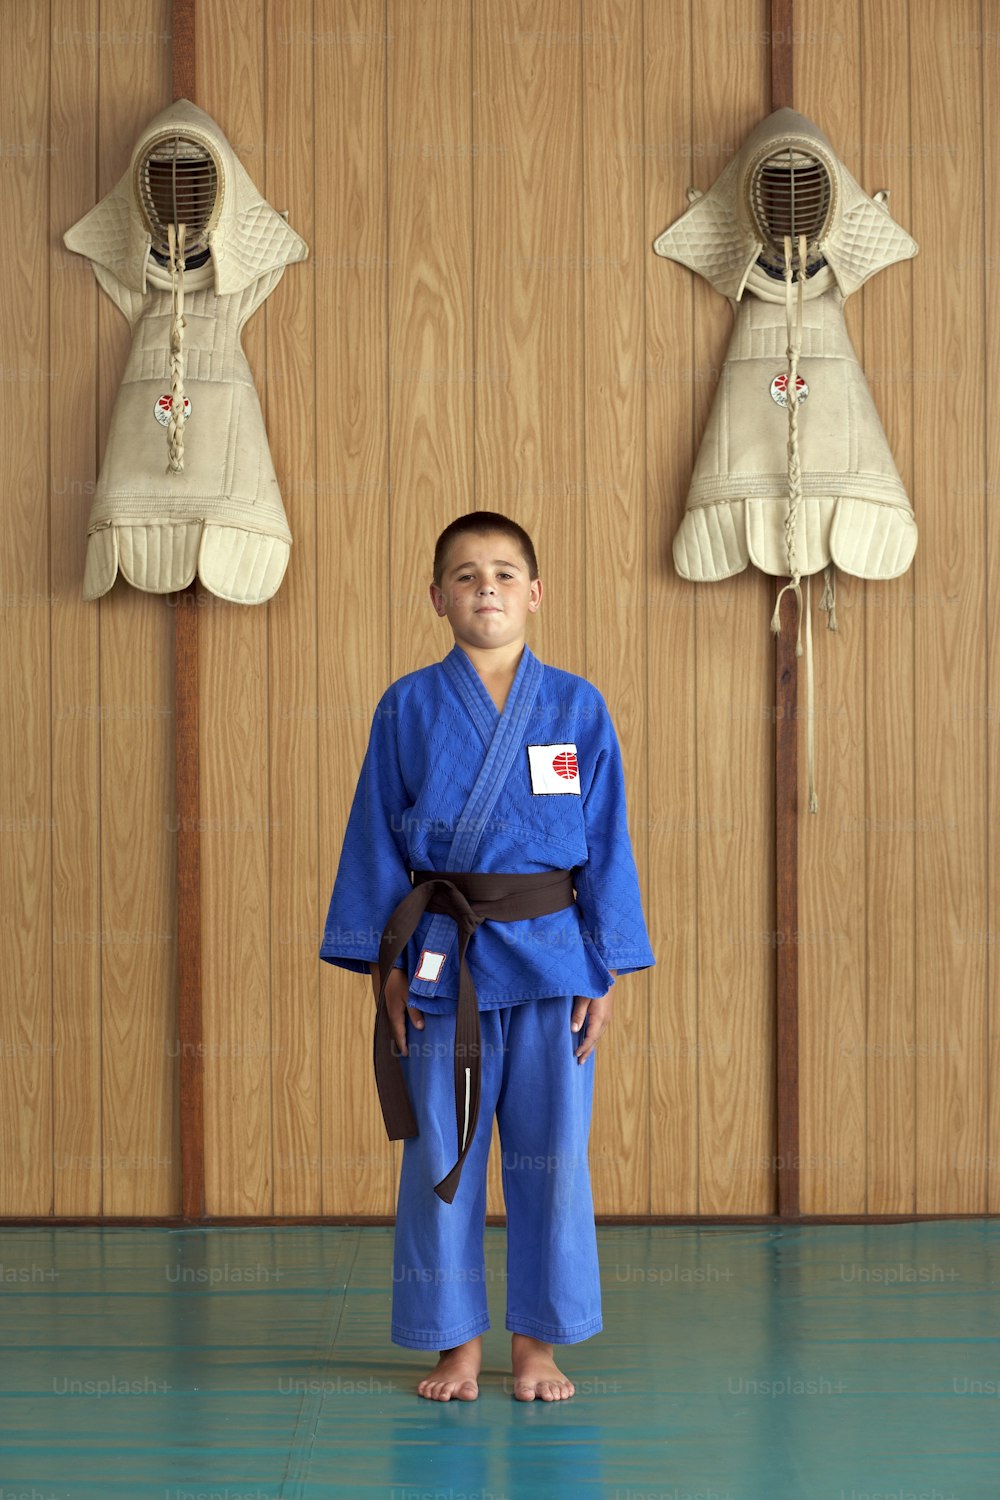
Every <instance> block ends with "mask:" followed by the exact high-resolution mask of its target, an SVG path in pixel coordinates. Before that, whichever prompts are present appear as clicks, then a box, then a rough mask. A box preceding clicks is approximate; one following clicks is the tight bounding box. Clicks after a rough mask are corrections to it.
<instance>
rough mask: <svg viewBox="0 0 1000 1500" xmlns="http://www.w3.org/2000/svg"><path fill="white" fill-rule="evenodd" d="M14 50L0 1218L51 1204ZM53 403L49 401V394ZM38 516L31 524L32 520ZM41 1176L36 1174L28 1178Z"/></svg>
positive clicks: (31, 478) (43, 221)
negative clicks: (4, 1146)
mask: <svg viewBox="0 0 1000 1500" xmlns="http://www.w3.org/2000/svg"><path fill="white" fill-rule="evenodd" d="M11 21H12V22H13V23H14V24H15V25H16V27H17V34H16V38H15V44H14V46H12V47H5V48H4V56H3V63H2V67H3V76H2V81H3V85H4V86H3V94H2V105H0V121H2V135H3V141H4V156H3V173H4V187H5V190H6V195H7V196H6V201H7V205H8V209H7V212H6V213H5V214H4V218H3V225H2V227H0V235H2V243H3V252H4V260H5V264H6V265H7V267H8V273H9V280H8V285H7V291H6V297H7V308H6V317H5V320H4V334H5V337H4V347H5V356H4V366H5V368H4V372H3V373H4V399H3V402H2V415H0V424H2V426H0V431H2V434H3V455H4V496H5V510H6V518H7V536H6V546H5V549H4V560H3V564H2V573H0V577H2V599H0V619H2V623H3V632H4V637H3V638H4V650H3V651H2V652H0V694H2V702H3V705H4V712H3V719H2V724H3V727H2V730H0V735H2V738H0V745H2V753H3V759H4V775H3V798H2V807H3V818H2V827H3V834H2V837H0V891H2V896H0V900H2V903H3V906H2V911H3V931H4V933H5V935H6V939H7V945H8V950H9V955H8V957H7V960H6V962H5V964H4V978H5V1004H4V1006H3V1010H2V1013H0V1015H2V1019H0V1037H2V1047H0V1080H2V1088H0V1096H2V1103H0V1121H2V1128H3V1135H4V1138H5V1139H6V1140H7V1141H8V1142H9V1143H10V1148H9V1149H8V1151H6V1152H4V1153H3V1156H2V1161H3V1165H2V1167H0V1208H2V1211H4V1212H7V1213H9V1212H11V1211H12V1210H13V1209H14V1208H16V1206H17V1202H18V1200H19V1199H21V1200H22V1201H24V1200H26V1201H27V1202H28V1203H29V1204H30V1205H31V1208H32V1209H33V1210H34V1211H35V1212H38V1213H48V1212H50V1211H51V1205H52V1191H53V1180H52V1165H51V1163H50V1160H49V1156H50V1147H51V1139H52V1107H53V1100H52V1073H53V1067H52V1059H53V1053H52V1045H53V1019H52V981H53V973H52V962H53V958H52V939H51V933H52V927H53V921H54V913H53V910H52V854H53V848H52V846H53V834H54V829H53V816H54V811H53V808H52V802H51V754H52V751H51V745H50V738H49V698H50V694H51V686H52V685H51V678H50V672H51V665H50V663H51V655H50V641H49V592H50V571H49V554H48V537H47V534H46V526H45V522H44V496H45V493H46V490H47V488H48V485H47V475H46V465H47V462H48V452H47V438H48V426H49V407H50V399H51V398H52V389H51V388H52V385H53V378H52V375H53V372H52V368H51V364H50V358H49V304H48V298H47V297H46V295H45V287H44V283H43V285H42V287H41V288H40V289H39V292H38V294H36V291H35V288H34V286H33V280H34V270H35V267H37V266H39V265H43V264H44V256H45V243H46V231H47V224H48V203H47V197H48V191H49V176H50V153H49V150H48V146H49V132H48V117H49V70H48V54H49V17H48V15H47V13H46V12H45V11H42V10H40V9H38V8H36V7H32V6H30V5H27V4H23V3H22V4H16V5H15V6H13V7H12V8H11ZM55 394H56V398H57V394H58V393H55ZM38 509H42V510H43V515H42V517H41V518H39V517H38V516H37V515H36V514H35V512H36V511H37V510H38ZM36 1167H37V1168H38V1169H39V1170H37V1171H36V1170H35V1168H36Z"/></svg>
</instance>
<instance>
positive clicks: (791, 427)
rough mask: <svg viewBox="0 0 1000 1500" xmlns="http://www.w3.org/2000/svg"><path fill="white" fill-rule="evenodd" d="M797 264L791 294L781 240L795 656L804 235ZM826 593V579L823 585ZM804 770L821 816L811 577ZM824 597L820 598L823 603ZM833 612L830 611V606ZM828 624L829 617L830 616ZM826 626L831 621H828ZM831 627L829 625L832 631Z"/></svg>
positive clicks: (788, 241) (777, 622)
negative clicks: (815, 767)
mask: <svg viewBox="0 0 1000 1500" xmlns="http://www.w3.org/2000/svg"><path fill="white" fill-rule="evenodd" d="M796 248H797V251H798V263H799V274H798V280H797V282H796V285H795V295H794V298H793V293H792V261H793V257H792V238H791V235H788V234H786V235H785V245H784V250H785V256H784V259H785V327H786V331H787V336H788V347H787V349H786V351H785V352H786V355H787V357H788V387H787V394H786V398H785V400H786V406H787V408H788V444H787V453H788V510H787V512H786V514H785V555H786V561H787V564H788V567H787V571H788V574H789V580H790V581H789V582H788V583H786V584H784V585H783V586H782V588H780V589H779V590H778V598H777V601H776V602H775V606H774V613H773V615H772V616H771V630H772V632H773V633H774V634H775V635H779V634H780V633H781V600H782V596H783V595H784V593H785V591H786V590H787V589H792V590H793V591H794V593H795V598H796V604H797V609H796V623H797V629H798V634H797V637H796V642H795V655H796V656H801V655H802V586H801V584H800V582H799V580H800V579H801V577H802V573H801V570H800V569H799V566H798V559H797V558H796V555H795V531H796V527H797V524H798V514H799V505H800V503H801V500H802V465H801V462H800V460H799V355H800V353H801V350H802V301H803V291H804V287H805V279H806V237H805V235H804V234H800V235H799V236H798V244H797V247H796ZM827 588H828V589H829V579H828V580H827ZM806 590H807V596H806V704H807V719H806V747H807V748H806V766H807V771H808V780H809V811H810V812H811V813H814V812H818V811H819V799H818V798H817V796H816V785H815V777H814V774H813V762H814V745H813V679H812V621H811V611H810V608H809V605H810V602H811V597H812V591H811V589H810V587H809V578H808V576H807V578H806ZM825 598H826V594H824V599H825ZM831 607H832V606H831ZM831 619H832V616H831ZM828 623H829V622H828ZM833 628H835V627H834V626H832V625H831V629H833Z"/></svg>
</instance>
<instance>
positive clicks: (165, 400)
mask: <svg viewBox="0 0 1000 1500" xmlns="http://www.w3.org/2000/svg"><path fill="white" fill-rule="evenodd" d="M173 405H174V398H173V396H161V397H160V399H159V400H158V401H157V403H156V405H155V406H154V407H153V416H154V417H155V418H156V420H157V421H158V422H159V424H160V426H161V427H166V426H167V424H168V423H169V421H170V413H171V411H172V410H173ZM190 415H191V402H190V400H189V398H188V397H187V396H185V397H184V420H185V422H186V421H187V420H188V418H189V417H190Z"/></svg>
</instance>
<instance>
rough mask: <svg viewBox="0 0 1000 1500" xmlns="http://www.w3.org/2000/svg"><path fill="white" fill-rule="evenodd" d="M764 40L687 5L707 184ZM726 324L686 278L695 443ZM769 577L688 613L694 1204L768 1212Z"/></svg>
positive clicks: (745, 118)
mask: <svg viewBox="0 0 1000 1500" xmlns="http://www.w3.org/2000/svg"><path fill="white" fill-rule="evenodd" d="M769 66H770V52H769V47H768V35H767V32H766V30H762V29H761V16H760V14H759V12H758V11H757V10H756V9H751V8H750V7H748V6H746V5H745V4H743V3H741V0H725V3H724V4H721V5H718V6H713V8H712V11H711V14H709V13H707V12H706V11H705V10H701V11H698V12H696V13H694V15H693V31H692V75H691V97H692V126H691V138H692V144H693V146H694V147H695V148H696V150H698V152H699V155H698V156H697V158H696V160H695V162H694V167H695V171H694V173H693V176H694V184H693V185H694V186H695V187H698V188H701V189H705V188H708V187H709V186H711V184H712V183H713V182H714V181H715V179H716V177H717V176H718V175H719V173H720V172H721V170H722V169H723V167H724V166H725V165H726V162H727V161H729V160H730V159H731V158H732V155H733V153H734V152H735V151H737V150H738V149H739V146H740V143H741V142H742V140H743V139H744V137H745V136H746V135H747V133H748V132H749V130H750V129H752V127H753V126H754V125H755V124H756V122H757V120H758V119H759V118H760V116H761V114H762V113H764V112H765V107H766V101H767V99H768V97H769V95H768V90H769ZM731 330H732V312H731V309H730V308H729V306H728V305H727V304H726V302H725V301H724V299H723V298H721V297H720V296H719V294H718V292H716V291H714V290H713V289H712V288H711V287H709V286H708V285H707V283H705V282H704V281H702V280H701V278H695V288H694V325H693V329H692V362H693V364H694V367H695V369H696V371H700V372H701V373H702V375H703V376H704V377H705V378H703V379H696V380H695V402H694V424H695V440H696V442H700V441H701V434H702V432H703V430H704V425H705V422H706V420H707V418H708V412H709V409H710V406H711V400H712V397H713V396H714V393H715V387H716V384H717V381H718V372H719V371H720V370H721V369H722V366H723V362H724V359H725V354H726V347H727V345H728V342H729V335H730V332H731ZM777 587H778V582H777V580H774V579H765V578H764V577H763V575H762V574H760V573H758V572H757V570H756V569H754V568H748V569H747V570H746V571H745V572H743V573H740V574H738V575H737V576H736V577H735V578H730V579H726V580H725V581H723V582H719V583H712V584H702V585H699V586H698V591H697V612H696V616H695V691H694V701H693V704H692V711H693V713H694V716H695V731H694V732H695V740H696V745H697V793H696V796H697V824H698V847H697V870H696V911H695V917H694V920H695V930H696V933H697V944H698V1043H699V1050H698V1064H699V1079H698V1090H699V1131H698V1155H699V1165H698V1208H699V1211H701V1212H705V1213H722V1212H737V1211H739V1212H741V1213H761V1212H770V1211H771V1209H772V1207H773V1199H774V1180H773V1179H774V1171H773V1155H774V1139H773V1133H774V1126H773V1117H774V1083H773V1063H772V1059H773V1055H774V959H773V941H772V938H771V929H772V927H773V921H774V917H773V904H774V903H773V895H772V892H773V888H774V870H773V838H772V833H771V830H772V828H773V826H774V813H773V772H772V730H771V715H770V706H771V704H772V702H773V680H772V677H773V673H772V659H773V645H772V636H771V632H770V629H769V622H770V616H771V611H772V609H773V605H774V599H775V597H776V593H777Z"/></svg>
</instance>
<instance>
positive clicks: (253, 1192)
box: [196, 0, 288, 1214]
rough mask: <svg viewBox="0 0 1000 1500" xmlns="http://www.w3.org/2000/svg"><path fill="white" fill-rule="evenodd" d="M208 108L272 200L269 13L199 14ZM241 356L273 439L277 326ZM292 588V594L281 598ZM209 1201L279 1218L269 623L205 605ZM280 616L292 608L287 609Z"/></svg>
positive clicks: (260, 615)
mask: <svg viewBox="0 0 1000 1500" xmlns="http://www.w3.org/2000/svg"><path fill="white" fill-rule="evenodd" d="M196 23H197V53H196V55H197V59H198V88H199V91H200V93H201V98H200V99H199V100H198V101H197V102H198V104H199V106H200V107H201V108H202V109H204V110H207V112H208V113H209V114H210V115H211V116H212V118H213V119H215V120H217V121H218V123H219V125H220V126H221V127H222V129H223V130H224V131H225V133H226V135H227V137H228V139H229V142H230V144H231V146H232V147H233V150H234V152H235V153H236V155H237V156H238V157H239V158H240V160H241V161H242V162H243V165H244V166H245V167H246V168H247V170H248V172H249V173H250V176H251V177H252V178H254V179H255V181H256V183H257V186H258V187H259V188H260V190H261V192H264V193H266V165H265V163H266V158H267V150H268V143H269V136H268V131H267V121H266V119H265V112H264V76H265V75H264V31H263V5H262V4H261V0H255V3H253V4H249V3H247V0H220V3H217V4H212V5H200V6H199V7H198V10H197V13H196ZM243 348H244V350H245V351H246V356H247V359H248V360H249V362H250V369H251V371H252V372H253V376H254V382H255V384H256V386H257V391H258V394H259V396H260V403H261V407H262V410H263V413H264V420H265V423H266V424H267V426H268V429H269V430H270V428H271V425H272V424H271V422H270V409H269V383H268V372H267V348H268V344H267V324H266V321H265V318H264V317H263V316H261V315H260V314H259V313H258V315H257V316H255V317H254V318H251V320H250V322H249V323H248V324H247V325H246V328H245V329H244V331H243ZM282 586H283V587H284V585H282ZM198 597H199V600H200V607H201V614H200V618H199V627H200V628H199V658H200V661H199V675H200V677H201V680H202V683H203V688H202V692H201V699H202V712H201V720H200V738H201V789H202V790H201V823H202V828H201V869H202V919H203V927H202V943H203V947H204V953H203V960H202V974H203V1007H204V1045H205V1198H206V1203H207V1206H208V1211H209V1212H210V1213H219V1214H223V1213H229V1214H268V1213H270V1212H271V1211H272V1206H273V1176H272V1161H271V1151H272V1139H271V1126H272V1113H273V1108H272V1106H273V1100H272V1080H271V1006H272V999H273V997H272V992H271V983H270V980H271V974H270V965H271V923H270V909H269V906H270V894H271V892H270V845H271V839H270V804H269V799H268V781H269V766H270V745H269V740H268V683H269V651H268V617H269V614H270V611H271V609H272V605H271V604H270V603H268V604H262V605H252V606H251V605H246V606H243V605H236V604H229V603H227V602H226V601H225V600H222V599H218V598H216V596H215V595H214V594H209V593H208V592H207V590H200V591H199V595H198ZM280 597H281V600H282V602H281V604H279V605H276V606H273V607H275V608H281V609H286V608H287V607H288V602H287V596H286V595H281V596H280Z"/></svg>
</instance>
